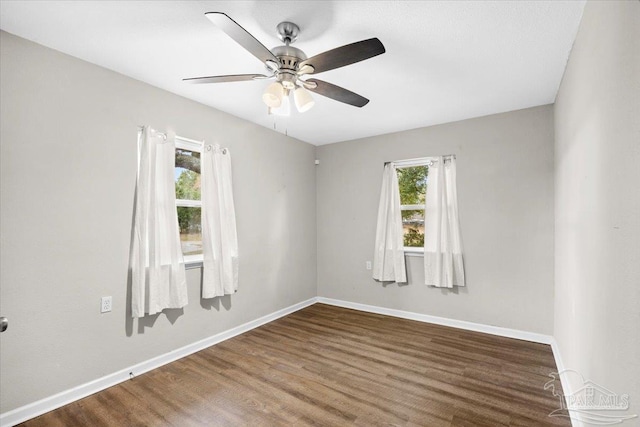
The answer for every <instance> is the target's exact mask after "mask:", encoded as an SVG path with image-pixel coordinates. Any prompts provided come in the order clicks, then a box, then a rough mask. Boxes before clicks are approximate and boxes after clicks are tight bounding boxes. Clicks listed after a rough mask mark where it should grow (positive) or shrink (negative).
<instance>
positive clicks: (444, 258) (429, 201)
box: [424, 156, 465, 288]
mask: <svg viewBox="0 0 640 427" xmlns="http://www.w3.org/2000/svg"><path fill="white" fill-rule="evenodd" d="M424 235H425V239H424V276H425V283H426V284H427V285H430V286H436V287H439V288H452V287H454V286H464V285H465V281H464V264H463V259H462V242H461V240H460V222H459V220H458V194H457V190H456V159H455V157H447V158H443V157H442V156H440V157H437V158H435V159H434V162H433V164H432V165H431V166H430V167H429V178H428V181H427V196H426V210H425V230H424Z"/></svg>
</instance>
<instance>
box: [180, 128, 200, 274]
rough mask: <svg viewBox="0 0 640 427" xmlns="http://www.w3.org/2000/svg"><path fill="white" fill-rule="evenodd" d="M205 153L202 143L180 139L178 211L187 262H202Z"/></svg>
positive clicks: (183, 249) (182, 244)
mask: <svg viewBox="0 0 640 427" xmlns="http://www.w3.org/2000/svg"><path fill="white" fill-rule="evenodd" d="M201 152H202V143H201V142H198V141H193V140H190V139H186V138H180V137H176V158H175V185H176V208H177V209H178V226H179V229H180V246H181V247H182V254H183V255H184V259H185V262H190V261H191V262H193V261H201V260H202V221H201V212H202V201H201V200H200V183H201V180H200V154H201Z"/></svg>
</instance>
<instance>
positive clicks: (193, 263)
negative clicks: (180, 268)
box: [183, 255, 203, 270]
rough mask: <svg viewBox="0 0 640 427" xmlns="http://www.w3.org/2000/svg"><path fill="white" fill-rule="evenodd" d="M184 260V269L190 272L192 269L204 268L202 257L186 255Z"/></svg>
mask: <svg viewBox="0 0 640 427" xmlns="http://www.w3.org/2000/svg"><path fill="white" fill-rule="evenodd" d="M183 258H184V268H185V269H187V270H190V269H192V268H202V261H203V258H202V255H186V256H184V257H183Z"/></svg>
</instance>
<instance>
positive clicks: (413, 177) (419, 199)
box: [398, 166, 429, 205]
mask: <svg viewBox="0 0 640 427" xmlns="http://www.w3.org/2000/svg"><path fill="white" fill-rule="evenodd" d="M428 173H429V167H428V166H414V167H411V168H400V169H398V187H399V188H400V204H401V205H424V200H425V197H426V194H427V175H428Z"/></svg>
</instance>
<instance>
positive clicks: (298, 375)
mask: <svg viewBox="0 0 640 427" xmlns="http://www.w3.org/2000/svg"><path fill="white" fill-rule="evenodd" d="M555 370H556V367H555V363H554V360H553V355H552V353H551V349H550V347H549V346H548V345H543V344H535V343H530V342H526V341H519V340H513V339H509V338H501V337H495V336H491V335H485V334H481V333H476V332H468V331H463V330H459V329H454V328H448V327H444V326H436V325H430V324H425V323H420V322H414V321H410V320H403V319H396V318H392V317H386V316H380V315H376V314H369V313H363V312H358V311H353V310H347V309H343V308H337V307H331V306H328V305H323V304H316V305H313V306H311V307H308V308H306V309H303V310H301V311H298V312H296V313H293V314H291V315H289V316H286V317H283V318H281V319H279V320H276V321H274V322H272V323H269V324H267V325H265V326H262V327H260V328H257V329H254V330H252V331H250V332H247V333H245V334H243V335H240V336H238V337H235V338H232V339H230V340H228V341H225V342H223V343H220V344H218V345H215V346H213V347H210V348H208V349H206V350H203V351H200V352H198V353H195V354H193V355H191V356H189V357H186V358H184V359H181V360H179V361H176V362H173V363H171V364H169V365H166V366H164V367H161V368H158V369H156V370H154V371H151V372H149V373H147V374H145V375H141V376H139V377H136V378H134V379H133V380H130V381H127V382H124V383H122V384H119V385H117V386H114V387H111V388H109V389H107V390H104V391H102V392H100V393H97V394H94V395H92V396H89V397H87V398H85V399H82V400H80V401H77V402H74V403H72V404H69V405H67V406H64V407H62V408H60V409H57V410H55V411H52V412H49V413H47V414H44V415H42V416H40V417H38V418H35V419H33V420H30V421H28V422H26V423H24V424H23V425H25V426H76V425H78V426H79V425H81V426H107V425H109V426H180V427H182V426H203V425H207V426H209V425H210V426H244V425H250V426H276V425H277V426H280V425H286V426H293V425H321V426H344V425H356V426H376V425H398V426H539V425H566V426H569V425H570V424H569V421H568V420H567V419H566V418H562V417H561V418H558V417H553V418H552V417H549V416H548V415H549V413H550V412H552V411H553V410H554V409H557V408H558V406H559V402H558V400H557V398H555V397H553V396H552V394H551V393H550V392H549V391H546V390H544V389H543V387H544V384H545V383H546V382H547V380H548V379H549V377H548V376H547V375H548V374H549V373H550V372H553V371H555Z"/></svg>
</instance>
